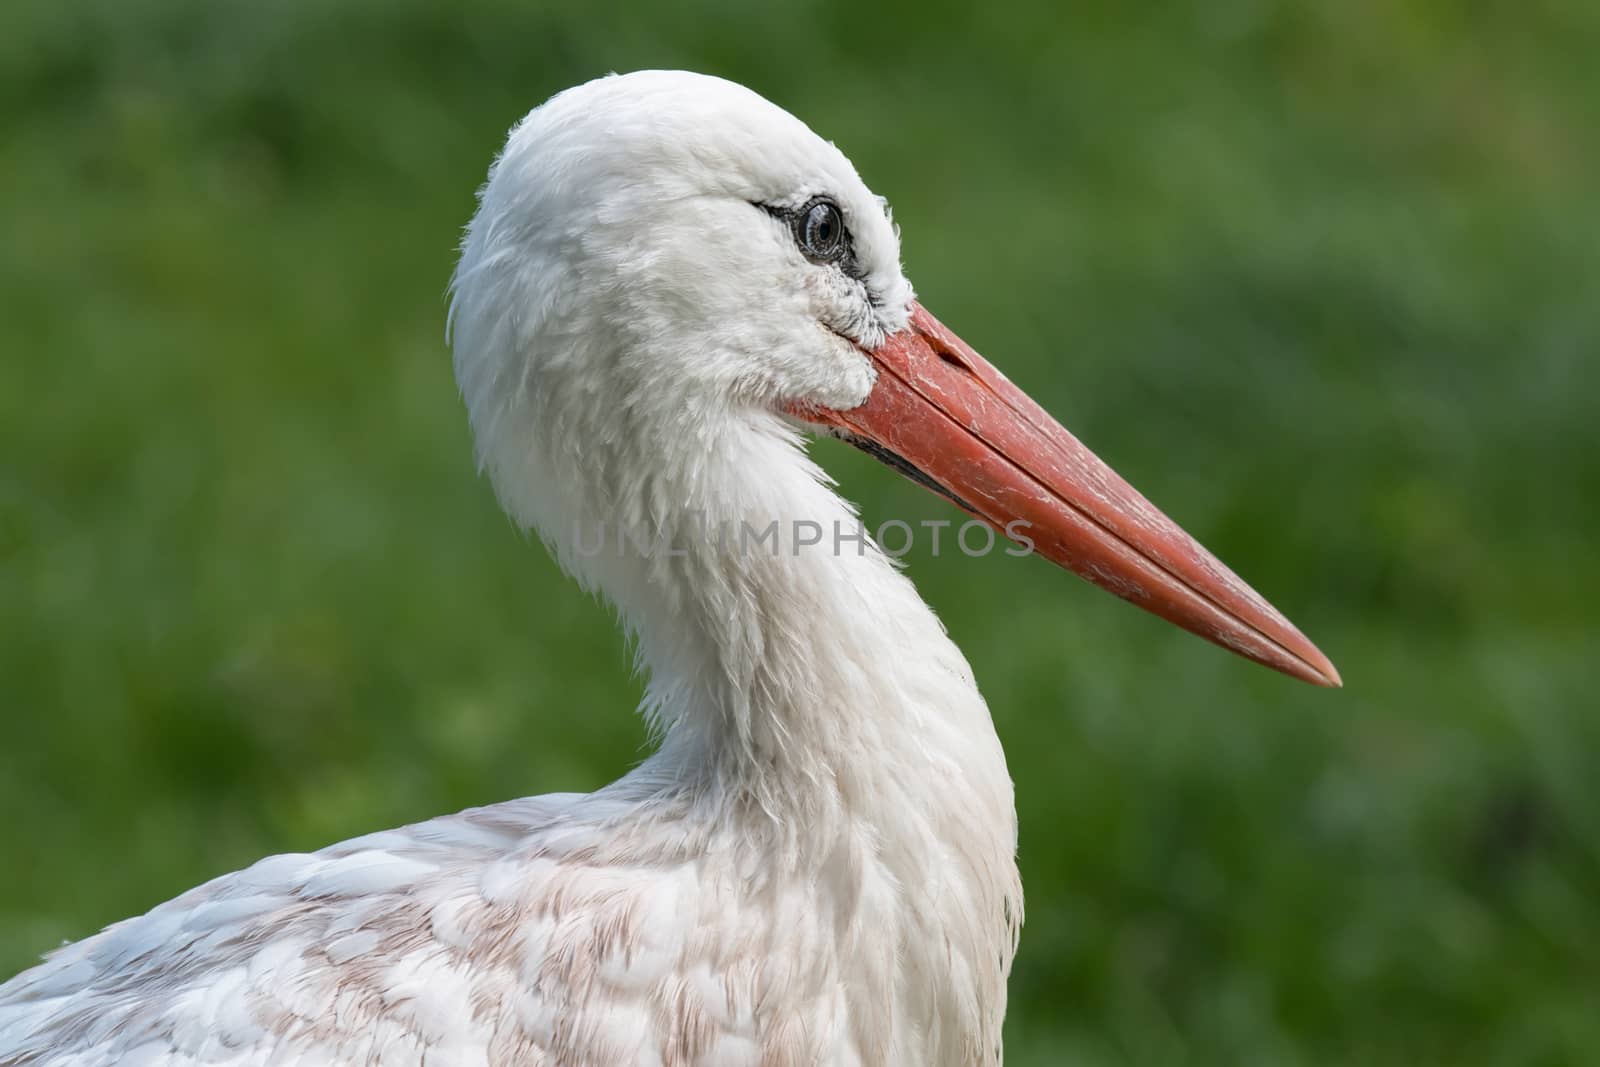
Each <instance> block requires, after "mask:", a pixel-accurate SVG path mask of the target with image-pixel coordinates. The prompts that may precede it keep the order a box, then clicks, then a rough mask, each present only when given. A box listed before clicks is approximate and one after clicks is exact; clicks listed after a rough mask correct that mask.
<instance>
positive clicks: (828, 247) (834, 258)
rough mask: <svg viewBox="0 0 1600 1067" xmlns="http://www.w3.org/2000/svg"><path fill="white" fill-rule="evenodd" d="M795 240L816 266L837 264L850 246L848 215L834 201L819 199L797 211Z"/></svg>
mask: <svg viewBox="0 0 1600 1067" xmlns="http://www.w3.org/2000/svg"><path fill="white" fill-rule="evenodd" d="M793 225H794V239H795V243H797V244H798V245H799V246H800V251H802V252H804V253H805V255H806V258H807V259H809V260H811V261H812V262H814V263H837V262H839V260H840V259H841V258H842V257H843V256H844V253H845V252H846V250H848V248H849V247H850V241H849V238H848V235H846V233H845V230H844V216H843V215H840V214H839V205H837V204H835V203H834V202H833V201H832V200H827V199H824V198H823V197H820V196H819V197H817V198H816V199H815V200H812V201H811V202H810V203H809V204H807V205H806V206H805V207H803V208H801V209H800V210H799V211H797V212H795V216H794V223H793Z"/></svg>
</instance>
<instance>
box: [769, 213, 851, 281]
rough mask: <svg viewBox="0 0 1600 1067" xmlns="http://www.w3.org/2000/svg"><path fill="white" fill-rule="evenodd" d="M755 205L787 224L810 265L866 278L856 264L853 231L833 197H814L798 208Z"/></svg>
mask: <svg viewBox="0 0 1600 1067" xmlns="http://www.w3.org/2000/svg"><path fill="white" fill-rule="evenodd" d="M756 206H757V207H759V208H761V209H762V210H763V211H765V212H766V213H767V214H769V215H771V216H772V217H773V218H775V219H779V220H781V221H782V222H784V223H786V224H787V225H788V227H789V230H790V232H791V233H793V234H794V243H795V245H796V247H798V248H799V249H800V254H801V255H803V256H805V257H806V258H807V259H809V260H810V261H811V262H813V263H818V264H822V265H824V266H836V267H838V268H839V269H840V270H842V271H844V272H845V273H846V274H848V275H850V277H852V278H856V279H858V280H859V279H861V278H862V277H863V274H864V272H863V271H862V270H861V268H860V265H859V264H857V263H856V254H855V248H854V247H853V246H852V244H851V241H850V231H849V229H848V228H846V226H845V224H844V213H843V212H842V211H840V210H839V205H838V204H836V203H834V201H833V199H832V198H831V197H827V196H814V197H812V198H811V199H810V200H807V201H806V202H805V203H804V204H802V205H800V206H799V207H798V208H786V207H779V206H777V205H774V204H757V205H756Z"/></svg>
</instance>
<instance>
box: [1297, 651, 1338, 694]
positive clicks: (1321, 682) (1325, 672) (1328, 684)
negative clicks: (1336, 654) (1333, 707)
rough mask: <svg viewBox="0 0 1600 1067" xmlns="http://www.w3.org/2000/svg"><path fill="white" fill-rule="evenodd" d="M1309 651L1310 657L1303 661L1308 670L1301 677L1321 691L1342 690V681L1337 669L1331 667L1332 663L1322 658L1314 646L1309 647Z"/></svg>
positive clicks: (1320, 652)
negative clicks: (1320, 688)
mask: <svg viewBox="0 0 1600 1067" xmlns="http://www.w3.org/2000/svg"><path fill="white" fill-rule="evenodd" d="M1309 650H1310V652H1311V655H1308V656H1306V657H1304V660H1303V662H1304V663H1305V666H1306V667H1307V668H1309V669H1308V670H1307V671H1306V672H1305V673H1304V674H1302V675H1301V677H1302V678H1304V679H1305V680H1306V681H1308V682H1310V683H1311V684H1312V685H1316V686H1321V687H1322V688H1323V689H1343V688H1344V679H1343V678H1341V677H1339V668H1337V667H1335V666H1334V665H1333V661H1332V660H1331V659H1329V658H1328V657H1327V656H1324V655H1323V654H1322V650H1321V649H1319V648H1318V647H1317V646H1316V645H1310V649H1309Z"/></svg>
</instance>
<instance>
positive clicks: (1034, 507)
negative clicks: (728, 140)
mask: <svg viewBox="0 0 1600 1067" xmlns="http://www.w3.org/2000/svg"><path fill="white" fill-rule="evenodd" d="M867 356H868V358H870V359H871V360H872V362H873V364H874V366H875V367H876V368H877V371H878V380H877V383H876V384H875V385H874V386H873V388H872V393H871V395H869V396H868V397H867V401H866V403H864V404H862V405H861V406H859V407H855V408H851V409H850V410H848V411H835V410H831V409H817V408H810V407H806V408H800V407H796V408H794V409H793V410H792V411H791V414H794V415H796V416H798V417H800V418H803V419H806V420H807V421H810V422H815V423H822V424H825V425H828V426H832V427H835V428H836V429H838V430H840V431H842V432H843V434H844V436H845V437H846V439H847V440H851V441H853V442H854V443H856V444H858V445H862V446H864V447H866V448H867V450H868V451H870V452H873V453H874V454H877V455H879V457H880V458H883V459H886V460H888V461H889V462H890V463H891V465H893V466H896V467H899V468H901V469H902V470H903V471H905V472H906V473H908V474H912V475H913V477H916V480H918V481H924V482H926V483H932V485H933V486H934V487H937V488H938V489H939V490H940V491H941V492H942V493H943V494H944V495H947V496H949V497H952V498H953V499H954V500H955V502H956V504H957V505H958V506H960V507H961V508H962V509H963V510H965V511H967V512H969V513H971V514H972V515H974V516H976V517H977V518H979V519H982V520H983V521H984V522H986V523H988V524H990V525H991V526H993V527H994V528H995V529H997V530H998V531H1000V532H1001V533H1002V534H1004V535H1006V536H1007V537H1010V538H1011V539H1012V540H1014V541H1017V542H1018V543H1019V544H1024V545H1026V544H1027V543H1028V542H1029V541H1031V542H1032V546H1033V548H1034V550H1035V551H1036V552H1038V554H1039V555H1041V556H1044V557H1045V558H1046V559H1048V560H1050V561H1052V562H1054V563H1057V564H1059V565H1061V566H1063V567H1065V568H1067V569H1068V570H1070V571H1072V572H1073V573H1074V574H1076V575H1078V576H1079V577H1082V578H1086V579H1088V580H1089V581H1091V582H1093V583H1094V584H1095V585H1098V586H1100V587H1101V588H1102V589H1105V590H1108V591H1110V592H1112V593H1115V594H1116V595H1117V596H1119V597H1122V598H1123V599H1124V600H1128V601H1131V602H1132V603H1134V604H1137V605H1138V606H1139V607H1141V608H1144V609H1145V610H1146V611H1150V612H1153V613H1155V614H1157V615H1159V616H1161V617H1162V618H1163V619H1166V620H1167V621H1169V622H1172V623H1175V624H1177V625H1178V626H1181V627H1183V628H1184V629H1185V630H1188V631H1190V632H1191V633H1195V634H1199V635H1200V636H1201V637H1204V638H1205V639H1206V640H1208V641H1213V642H1215V643H1217V644H1219V645H1221V646H1222V647H1223V648H1226V649H1229V650H1231V651H1233V652H1237V653H1238V654H1239V655H1241V656H1244V657H1246V658H1247V659H1253V660H1255V661H1256V662H1257V663H1262V664H1265V665H1266V666H1268V667H1271V668H1273V669H1274V670H1278V671H1282V672H1283V673H1284V674H1288V675H1291V676H1293V677H1295V678H1300V679H1302V680H1304V681H1307V682H1311V683H1312V684H1314V685H1323V686H1338V685H1340V684H1341V683H1340V680H1339V672H1338V671H1337V670H1335V669H1334V666H1333V664H1332V663H1331V662H1329V661H1328V657H1327V656H1324V655H1323V654H1322V653H1321V652H1319V651H1318V650H1317V647H1316V646H1315V645H1313V644H1312V643H1311V642H1310V641H1308V640H1307V639H1306V638H1305V635H1303V634H1302V633H1301V632H1300V631H1299V630H1297V629H1295V627H1294V625H1293V624H1292V623H1290V622H1289V620H1288V619H1285V618H1284V617H1283V616H1282V615H1280V614H1279V613H1278V612H1277V610H1276V609H1274V608H1273V607H1272V605H1270V604H1268V603H1267V602H1266V601H1265V600H1263V599H1262V598H1261V597H1260V595H1258V594H1257V593H1256V592H1255V590H1253V589H1251V588H1250V587H1249V586H1248V585H1246V584H1245V583H1244V582H1242V581H1240V580H1239V578H1238V577H1237V576H1235V575H1234V573H1233V572H1232V571H1230V570H1229V569H1228V568H1227V567H1224V566H1223V565H1222V564H1221V563H1220V562H1218V561H1217V559H1216V557H1215V556H1213V555H1211V553H1209V552H1207V551H1206V550H1205V549H1204V548H1202V547H1200V545H1199V544H1198V543H1196V541H1195V540H1194V538H1192V537H1190V536H1189V535H1188V534H1186V533H1184V532H1183V530H1182V529H1180V528H1179V526H1178V525H1177V524H1176V523H1174V522H1173V521H1172V520H1171V519H1169V518H1167V517H1166V516H1165V515H1163V514H1162V513H1161V512H1160V511H1158V510H1156V508H1155V507H1154V506H1152V505H1151V504H1150V502H1149V501H1147V500H1146V499H1145V498H1144V497H1143V496H1141V495H1139V493H1138V492H1137V491H1136V490H1135V489H1134V488H1133V487H1132V486H1130V485H1129V484H1128V483H1127V482H1125V481H1123V480H1122V479H1121V478H1120V477H1118V476H1117V474H1116V472H1115V471H1113V470H1112V469H1111V468H1110V467H1108V466H1106V465H1105V464H1104V463H1102V462H1101V461H1100V460H1099V459H1098V458H1097V457H1096V456H1095V455H1094V453H1092V452H1090V451H1089V450H1088V449H1087V448H1085V447H1084V446H1083V445H1082V444H1080V443H1079V442H1078V439H1077V438H1075V437H1073V436H1072V435H1071V434H1070V433H1068V432H1067V431H1066V430H1065V429H1063V428H1062V426H1061V425H1060V424H1059V423H1058V422H1056V421H1055V420H1054V419H1052V418H1051V417H1050V416H1049V415H1048V414H1046V413H1045V411H1044V409H1043V408H1041V407H1040V406H1039V405H1038V404H1036V403H1034V402H1033V401H1032V400H1030V399H1029V398H1028V396H1027V394H1025V393H1024V392H1022V390H1020V389H1018V388H1017V387H1016V386H1014V385H1012V384H1011V382H1009V381H1008V380H1007V379H1006V377H1005V375H1003V374H1001V373H1000V372H999V371H997V370H995V369H994V367H993V366H991V365H990V364H989V363H988V362H987V361H986V360H984V359H983V357H982V356H979V355H978V354H977V353H976V352H974V351H973V350H972V349H971V348H969V347H968V346H967V345H966V343H965V342H963V341H962V340H961V339H960V338H959V337H957V336H956V335H955V334H953V333H951V332H950V331H949V330H947V329H945V327H944V325H943V324H941V323H940V322H939V320H937V319H935V318H934V317H933V316H932V315H930V314H929V313H928V312H927V310H926V309H924V308H923V307H922V305H920V304H913V305H912V314H911V325H910V326H909V328H907V329H905V330H903V331H901V332H900V333H897V334H895V335H893V336H892V337H890V338H889V339H888V340H887V341H886V342H885V343H884V344H883V346H882V347H881V348H879V349H878V350H877V351H875V352H868V353H867ZM885 452H887V453H888V455H887V456H885V455H884V454H883V453H885Z"/></svg>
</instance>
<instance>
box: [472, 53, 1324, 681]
mask: <svg viewBox="0 0 1600 1067" xmlns="http://www.w3.org/2000/svg"><path fill="white" fill-rule="evenodd" d="M899 257H900V243H899V236H898V231H897V230H896V228H895V226H894V224H893V222H892V220H891V218H890V215H889V211H888V207H887V204H886V202H885V201H884V200H883V199H882V198H880V197H877V196H875V195H874V194H873V193H872V192H871V191H870V190H869V189H868V188H867V187H866V185H865V183H864V182H863V181H862V180H861V178H860V176H859V175H858V174H857V173H856V171H855V168H854V167H853V166H852V165H851V164H850V161H849V160H848V159H846V158H845V156H844V155H843V154H842V153H841V152H840V151H839V150H838V149H837V148H835V147H834V146H833V145H832V144H831V143H829V142H827V141H824V140H822V139H821V138H820V137H818V136H817V135H816V134H814V133H813V132H812V131H811V130H810V129H809V128H808V127H807V126H806V125H805V124H804V123H802V122H800V121H799V120H798V119H796V118H794V117H793V116H792V115H790V114H788V113H787V112H785V111H784V110H782V109H781V108H779V107H777V106H775V105H773V104H771V103H769V102H768V101H766V100H765V99H763V98H761V97H760V96H758V95H756V94H755V93H753V92H751V91H750V90H748V89H745V88H743V87H742V86H738V85H735V84H733V83H731V82H727V81H723V80H721V79H718V78H712V77H707V76H704V75H698V74H689V73H683V72H671V71H643V72H638V73H634V74H627V75H620V76H611V77H607V78H601V79H598V80H596V81H593V82H589V83H587V84H585V85H580V86H578V87H576V88H573V89H569V90H567V91H566V92H563V93H561V94H559V95H557V96H555V97H553V98H552V99H551V100H549V101H547V102H546V103H545V104H543V105H542V106H540V107H538V108H536V109H534V110H533V111H532V112H530V113H529V114H528V115H527V117H525V118H524V119H523V120H522V121H521V122H520V123H519V124H518V125H517V126H516V127H515V128H514V129H513V130H512V132H511V135H510V137H509V139H508V141H507V143H506V146H505V149H504V151H503V152H502V153H501V155H500V157H499V158H498V159H497V160H496V161H495V163H494V165H493V167H492V168H491V170H490V173H489V180H488V182H487V183H486V184H485V185H484V187H483V189H482V191H481V193H480V202H479V208H478V212H477V215H476V216H475V217H474V218H473V220H472V222H471V224H470V226H469V227H468V230H467V235H466V239H465V241H464V243H463V248H462V255H461V261H460V264H459V266H458V268H457V270H456V274H455V278H454V280H453V284H452V289H453V300H452V305H451V331H452V342H453V347H454V351H455V367H456V376H457V380H458V382H459V383H460V386H461V390H462V394H463V396H464V397H465V399H466V402H467V406H468V409H469V412H470V415H471V419H472V423H473V429H474V434H475V438H476V441H477V447H478V453H479V458H480V462H481V463H482V464H483V466H484V467H485V468H486V469H487V470H488V472H489V474H490V476H491V479H492V480H493V481H494V484H495V486H496V489H497V491H498V492H499V494H500V496H501V499H502V501H503V502H504V503H505V504H506V506H507V508H508V510H510V511H511V513H512V514H513V515H514V517H516V518H517V519H518V520H519V521H521V522H523V523H524V524H526V525H528V526H532V527H535V528H538V529H540V530H541V532H543V533H544V534H545V535H546V536H547V539H551V540H557V539H558V538H557V537H556V536H555V527H556V525H557V523H558V522H559V521H561V520H562V519H564V518H570V517H571V516H573V515H574V514H579V515H591V516H593V515H595V514H596V513H597V511H603V510H604V509H605V508H607V507H612V508H615V507H618V506H632V507H640V506H643V507H645V508H647V509H648V508H658V507H660V506H661V501H660V500H659V499H657V500H655V501H653V502H647V503H644V504H641V503H640V501H645V500H648V498H649V493H648V492H645V493H640V492H638V491H636V490H638V488H639V485H640V483H641V482H642V481H645V480H648V478H649V477H650V473H651V472H652V471H653V470H656V469H659V467H660V466H661V465H662V463H663V462H664V456H666V455H667V454H669V453H671V454H673V455H675V456H676V457H677V458H678V460H679V461H680V462H682V461H685V460H691V461H692V457H693V456H694V455H695V454H696V453H697V450H704V449H710V448H712V447H714V443H715V442H716V441H717V440H718V439H719V438H720V437H721V436H723V434H724V431H725V430H726V428H727V427H729V426H730V425H734V426H750V425H757V426H762V427H765V428H768V429H770V430H771V431H772V434H773V435H774V436H776V437H783V436H785V435H786V434H787V433H788V432H789V431H788V430H787V429H786V427H793V426H795V425H796V424H803V425H805V426H808V427H810V428H813V429H816V430H819V431H821V432H825V433H829V434H832V435H834V436H839V437H843V438H844V439H846V440H848V441H850V442H851V443H853V444H856V445H858V446H860V447H862V448H864V449H866V450H868V451H869V452H871V453H872V454H874V455H876V456H877V457H878V458H880V459H883V460H884V461H885V462H888V463H889V464H890V465H891V466H894V467H895V468H897V469H899V470H900V471H902V473H905V474H907V475H908V476H910V477H912V478H914V479H915V480H917V481H919V482H921V483H922V484H924V485H927V486H928V487H930V488H932V489H934V490H935V491H937V492H939V493H941V494H942V495H944V496H946V497H947V498H949V499H951V500H952V501H953V502H954V503H955V504H956V505H957V506H959V507H961V508H962V509H963V510H966V511H967V512H969V513H970V514H972V515H974V516H976V517H978V518H980V519H982V520H984V521H986V522H988V523H990V524H991V525H993V526H995V527H996V528H997V529H1000V530H1001V531H1002V532H1004V533H1006V534H1007V535H1008V536H1011V537H1013V539H1016V540H1020V541H1023V542H1024V543H1026V544H1029V545H1031V546H1033V547H1034V548H1035V549H1036V550H1037V551H1038V552H1039V554H1041V555H1044V556H1046V557H1047V558H1049V559H1051V560H1052V561H1054V562H1056V563H1058V564H1061V565H1063V566H1065V567H1067V568H1069V569H1071V570H1073V571H1074V572H1076V573H1078V574H1080V575H1081V576H1083V577H1085V578H1087V579H1089V580H1090V581H1092V582H1095V583H1096V584H1098V585H1100V586H1102V587H1103V588H1106V589H1108V590H1110V591H1111V592H1114V593H1116V594H1117V595H1118V596H1121V597H1123V598H1125V599H1128V600H1130V601H1133V602H1134V603H1136V604H1138V605H1139V606H1141V607H1144V608H1146V609H1147V610H1150V611H1153V612H1155V613H1156V614H1159V615H1161V616H1163V617H1165V618H1167V619H1169V620H1171V621H1173V622H1175V623H1177V624H1178V625H1180V626H1183V627H1185V628H1186V629H1189V630H1192V631H1194V632H1195V633H1198V634H1200V635H1201V636H1203V637H1206V638H1207V639H1209V640H1212V641H1215V642H1217V643H1219V644H1222V645H1223V646H1225V647H1228V648H1230V649H1232V650H1233V651H1236V652H1239V653H1240V654H1242V655H1245V656H1247V657H1249V658H1251V659H1255V660H1257V661H1259V662H1262V663H1265V664H1267V665H1269V666H1272V667H1274V668H1276V669H1278V670H1281V671H1284V672H1285V673H1288V674H1292V675H1294V676H1296V677H1300V678H1303V679H1305V680H1308V681H1312V682H1316V683H1318V684H1324V685H1329V684H1338V675H1337V672H1336V671H1335V670H1334V668H1333V666H1332V664H1331V663H1329V662H1328V660H1327V658H1326V657H1324V656H1323V655H1322V654H1321V652H1319V651H1318V650H1317V649H1316V648H1315V646H1313V645H1312V644H1311V642H1310V641H1308V640H1306V638H1305V637H1304V636H1302V635H1301V634H1300V633H1299V631H1298V630H1296V629H1295V628H1294V627H1293V625H1291V624H1290V623H1289V622H1288V621H1287V620H1285V619H1284V618H1283V617H1282V616H1281V615H1280V614H1278V612H1276V611H1275V610H1274V609H1273V608H1271V607H1270V606H1269V605H1268V604H1267V603H1266V602H1265V601H1264V600H1262V599H1261V598H1260V597H1259V596H1258V595H1256V594H1255V593H1254V592H1253V591H1252V590H1251V589H1250V588H1249V587H1248V586H1246V585H1245V584H1244V583H1243V582H1242V581H1240V580H1239V579H1238V578H1237V577H1235V576H1234V575H1233V574H1232V573H1231V572H1230V571H1228V570H1227V568H1225V567H1223V566H1222V564H1221V563H1219V562H1217V561H1216V560H1215V558H1214V557H1212V556H1211V555H1210V554H1209V553H1207V552H1206V551H1205V550H1204V549H1203V548H1201V547H1200V546H1199V545H1198V544H1196V543H1195V542H1194V541H1193V540H1192V539H1191V538H1189V537H1188V535H1186V534H1184V533H1183V531H1182V530H1181V529H1179V528H1178V527H1177V526H1176V525H1175V524H1174V523H1172V522H1171V520H1169V519H1167V518H1166V517H1165V516H1163V515H1162V514H1161V513H1160V512H1159V511H1157V510H1156V509H1155V508H1154V507H1152V506H1151V505H1150V504H1149V503H1148V502H1146V501H1145V500H1144V498H1143V497H1142V496H1140V495H1139V494H1138V493H1137V492H1135V491H1134V490H1133V489H1132V488H1131V487H1129V486H1128V485H1127V483H1125V482H1123V481H1122V480H1121V479H1120V478H1119V477H1117V475H1116V474H1114V473H1113V472H1112V471H1111V470H1110V469H1109V468H1107V467H1106V466H1105V465H1104V464H1103V463H1101V462H1100V461H1099V460H1098V459H1096V458H1095V457H1094V456H1093V454H1092V453H1090V452H1089V451H1088V450H1087V449H1085V448H1084V447H1083V446H1082V445H1081V444H1080V443H1079V442H1078V441H1077V440H1076V439H1075V438H1073V437H1072V436H1071V435H1070V434H1069V433H1067V431H1066V430H1064V429H1062V428H1061V427H1060V426H1059V425H1058V424H1057V423H1056V422H1055V421H1054V420H1053V419H1051V418H1050V416H1049V415H1047V414H1046V413H1045V412H1044V411H1043V410H1042V409H1040V408H1039V407H1038V406H1037V405H1036V404H1034V403H1033V402H1032V401H1031V400H1029V399H1028V398H1027V397H1026V396H1025V395H1024V394H1023V393H1022V392H1021V391H1020V390H1018V389H1017V388H1016V387H1015V386H1013V385H1012V384H1011V383H1010V382H1009V381H1007V380H1006V379H1005V377H1004V376H1003V375H1001V374H1000V373H999V372H998V371H996V370H995V369H994V368H993V367H992V366H990V365H989V364H988V363H987V362H985V361H984V360H983V359H982V358H981V357H979V356H978V355H977V353H976V352H974V351H973V350H972V349H971V348H969V347H968V346H966V345H965V344H964V343H963V342H961V341H960V339H959V338H957V337H955V336H954V335H953V334H951V333H950V332H949V331H948V330H946V329H945V328H944V327H943V326H942V325H941V324H939V323H938V321H937V320H935V319H934V318H933V317H932V316H931V315H930V314H928V313H927V312H926V311H925V310H924V309H922V308H921V307H920V306H919V305H918V304H917V303H916V302H915V300H914V297H913V293H912V289H911V285H910V283H909V282H908V281H907V280H906V278H905V276H904V274H903V273H902V271H901V269H900V263H899ZM669 495H670V494H669ZM668 506H670V504H669V505H668ZM631 517H632V518H638V517H640V516H638V515H634V516H631ZM657 517H659V516H657Z"/></svg>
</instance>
